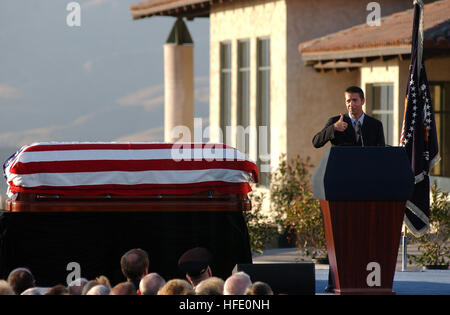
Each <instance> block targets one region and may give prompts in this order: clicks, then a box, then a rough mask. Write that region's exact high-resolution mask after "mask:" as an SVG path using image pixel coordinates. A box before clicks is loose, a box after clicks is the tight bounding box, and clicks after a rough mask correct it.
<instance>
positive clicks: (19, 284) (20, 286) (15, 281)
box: [8, 268, 35, 295]
mask: <svg viewBox="0 0 450 315" xmlns="http://www.w3.org/2000/svg"><path fill="white" fill-rule="evenodd" d="M8 283H9V285H10V286H11V288H12V289H13V290H14V292H15V293H16V294H17V295H19V294H21V293H22V292H23V291H25V290H26V289H29V288H32V287H34V286H35V280H34V277H33V274H32V273H31V271H30V270H28V269H27V268H17V269H14V270H13V271H11V273H10V274H9V276H8Z"/></svg>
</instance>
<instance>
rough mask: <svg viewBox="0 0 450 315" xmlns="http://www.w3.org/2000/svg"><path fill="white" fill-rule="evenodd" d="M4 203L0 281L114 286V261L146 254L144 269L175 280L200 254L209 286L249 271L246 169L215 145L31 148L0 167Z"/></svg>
mask: <svg viewBox="0 0 450 315" xmlns="http://www.w3.org/2000/svg"><path fill="white" fill-rule="evenodd" d="M4 175H5V177H6V181H7V183H8V187H9V191H8V194H9V197H10V198H9V199H8V200H7V206H6V210H7V211H5V212H3V213H2V217H1V221H0V224H1V225H0V228H1V229H2V232H3V235H4V237H3V238H2V240H1V242H2V244H1V245H2V246H1V251H2V252H1V253H0V254H1V257H2V258H1V265H0V269H1V273H2V275H1V276H3V277H5V276H7V273H8V272H9V271H10V270H11V269H12V268H15V267H18V266H28V267H30V268H31V269H35V270H32V271H33V272H34V273H35V274H36V277H37V278H38V280H40V281H41V282H45V285H50V284H52V282H55V281H57V282H60V283H62V282H64V281H65V280H66V276H67V275H68V274H69V271H67V265H68V264H69V263H70V262H78V263H79V265H80V266H81V276H84V277H88V276H89V275H92V276H95V275H98V274H100V273H101V274H105V275H108V276H109V277H110V278H111V279H112V280H113V281H115V282H118V281H121V280H124V279H122V275H121V272H120V264H119V262H120V256H121V255H122V254H123V253H125V252H126V251H127V250H129V249H131V248H138V247H139V248H143V249H145V250H147V251H148V252H149V256H150V262H151V266H150V269H152V270H154V271H156V272H160V273H161V274H163V275H164V276H166V278H171V277H179V276H182V275H180V274H179V271H178V269H177V264H176V262H177V260H178V257H179V256H180V255H181V254H182V253H183V252H184V251H185V250H187V249H189V248H191V247H195V246H204V247H207V248H208V249H210V251H211V252H212V253H213V255H215V259H214V263H213V267H215V270H216V273H217V275H219V276H223V277H225V276H227V275H228V274H230V273H231V270H232V268H233V267H234V265H235V264H236V263H248V262H251V253H250V246H249V238H248V231H247V226H246V223H245V220H244V217H243V213H242V211H245V210H249V209H250V208H251V204H250V200H249V199H248V197H247V193H248V192H250V191H251V187H250V182H251V181H255V182H257V181H258V172H257V167H256V165H255V163H253V162H252V161H251V160H249V159H248V158H247V157H246V156H245V155H243V154H242V153H240V152H239V151H237V150H236V149H234V148H232V147H229V146H225V145H223V144H200V143H35V144H32V145H29V146H25V147H23V148H22V149H20V150H19V151H18V152H16V154H15V155H14V156H12V157H11V158H10V159H8V161H6V162H5V164H4Z"/></svg>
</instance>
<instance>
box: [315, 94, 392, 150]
mask: <svg viewBox="0 0 450 315" xmlns="http://www.w3.org/2000/svg"><path fill="white" fill-rule="evenodd" d="M364 102H365V100H364V92H363V91H362V90H361V89H360V88H359V87H357V86H351V87H349V88H347V89H346V90H345V105H346V107H347V111H348V113H347V114H345V115H343V114H340V115H338V116H334V117H331V118H330V119H328V122H327V124H326V125H325V127H324V128H323V129H322V130H321V131H319V132H318V133H317V134H316V135H315V136H314V138H313V141H312V142H313V145H314V147H316V148H320V147H322V146H324V145H325V144H326V143H327V142H328V141H330V142H331V144H332V145H347V146H384V145H385V142H384V133H383V124H382V123H381V121H379V120H377V119H375V118H373V117H371V116H369V115H367V114H366V113H364V112H363V110H362V106H363V105H364Z"/></svg>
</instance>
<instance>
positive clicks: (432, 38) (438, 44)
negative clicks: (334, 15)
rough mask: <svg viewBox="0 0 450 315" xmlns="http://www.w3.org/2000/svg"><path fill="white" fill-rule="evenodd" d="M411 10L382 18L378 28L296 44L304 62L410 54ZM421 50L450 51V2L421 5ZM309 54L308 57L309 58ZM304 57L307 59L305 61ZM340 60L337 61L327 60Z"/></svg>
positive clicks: (351, 30)
mask: <svg viewBox="0 0 450 315" xmlns="http://www.w3.org/2000/svg"><path fill="white" fill-rule="evenodd" d="M413 11H414V10H413V9H410V10H407V11H403V12H399V13H395V14H393V15H390V16H387V17H384V18H381V25H380V26H369V25H368V24H367V23H364V24H360V25H356V26H353V27H351V28H348V29H345V30H342V31H339V32H337V33H333V34H330V35H327V36H324V37H320V38H317V39H314V40H311V41H308V42H304V43H301V44H300V45H299V51H300V53H301V54H302V55H303V59H305V60H308V59H314V58H313V57H312V55H318V54H323V55H324V58H319V59H327V58H325V56H326V55H329V57H331V55H332V54H333V53H336V55H337V56H340V57H341V58H344V57H345V56H344V55H346V54H347V57H351V58H352V57H358V56H357V55H358V53H359V55H360V57H366V56H369V55H370V54H371V53H372V54H373V53H375V55H379V56H381V55H389V54H398V53H410V51H411V32H412V23H413ZM424 14H425V15H424V47H425V48H433V49H434V48H437V49H444V50H450V0H442V1H436V2H433V3H429V4H426V5H425V6H424ZM308 55H309V57H308ZM305 57H306V58H305ZM330 59H339V58H330Z"/></svg>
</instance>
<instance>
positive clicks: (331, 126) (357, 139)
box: [312, 86, 385, 292]
mask: <svg viewBox="0 0 450 315" xmlns="http://www.w3.org/2000/svg"><path fill="white" fill-rule="evenodd" d="M344 95H345V106H346V107H347V111H348V113H347V114H345V115H343V114H340V115H339V116H334V117H331V118H330V119H328V122H327V124H326V125H325V127H324V128H323V129H322V130H321V131H319V132H318V133H317V134H316V135H315V136H314V138H313V141H312V142H313V145H314V147H316V148H320V147H322V146H324V145H325V144H326V143H327V142H328V141H330V142H331V144H332V145H344V146H345V145H347V146H384V145H385V142H384V132H383V124H382V123H381V121H379V120H377V119H375V118H373V117H371V116H369V115H367V114H365V113H364V111H363V109H362V107H363V105H364V102H365V99H364V92H363V90H361V88H359V87H357V86H350V87H349V88H347V89H346V90H345V93H344ZM334 288H335V286H334V283H333V272H332V270H331V267H330V272H329V274H328V286H327V287H326V288H325V292H333V291H334Z"/></svg>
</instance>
